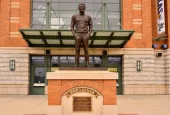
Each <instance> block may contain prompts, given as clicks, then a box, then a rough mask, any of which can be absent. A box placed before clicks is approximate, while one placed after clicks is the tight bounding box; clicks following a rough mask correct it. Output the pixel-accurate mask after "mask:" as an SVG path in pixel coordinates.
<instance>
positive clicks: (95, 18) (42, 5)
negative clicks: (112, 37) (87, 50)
mask: <svg viewBox="0 0 170 115" xmlns="http://www.w3.org/2000/svg"><path fill="white" fill-rule="evenodd" d="M103 1H104V0H51V2H50V4H49V5H47V3H46V0H33V8H32V9H33V14H32V28H46V25H49V27H51V28H52V29H70V27H69V26H70V23H71V17H72V16H73V15H74V14H78V4H79V3H81V2H84V3H85V4H86V11H85V13H86V14H87V15H90V16H91V17H92V22H93V28H94V29H102V26H103V25H104V23H106V26H107V27H106V29H116V30H119V29H120V27H121V21H120V20H121V14H120V13H121V7H120V4H121V0H106V3H107V5H106V6H103V3H102V2H103ZM47 6H48V8H47ZM105 11H107V13H106V14H105V15H106V16H107V17H104V18H102V16H104V14H103V13H104V12H105ZM49 13H50V14H51V15H49V17H47V14H49ZM104 20H105V21H104ZM46 23H47V24H46Z"/></svg>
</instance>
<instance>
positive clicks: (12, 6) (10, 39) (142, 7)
mask: <svg viewBox="0 0 170 115" xmlns="http://www.w3.org/2000/svg"><path fill="white" fill-rule="evenodd" d="M166 1H167V0H165V2H166ZM165 5H166V7H167V21H166V22H170V18H169V15H170V3H169V2H167V3H166V4H165ZM155 7H156V0H122V8H123V9H122V22H123V29H124V30H135V33H134V35H133V36H132V39H131V40H130V41H129V42H128V44H127V45H126V46H125V47H126V48H151V47H152V42H154V41H152V38H153V37H155V36H156V31H157V29H156V25H155V23H156V19H155V18H156V17H157V16H156V9H155ZM30 11H31V0H1V12H0V18H1V20H3V21H1V22H0V25H1V28H0V30H1V31H0V34H1V37H0V38H1V42H0V46H1V47H10V46H13V47H27V43H26V42H25V41H24V40H23V39H22V36H21V34H20V33H19V31H18V29H20V28H29V27H30V19H31V13H30ZM151 16H152V17H151ZM169 26H170V23H168V24H167V27H168V28H169ZM167 31H170V29H169V30H167ZM169 33H170V32H168V35H169ZM164 42H165V41H164ZM166 43H167V42H166ZM169 43H170V42H169V41H168V44H169ZM159 44H161V43H159Z"/></svg>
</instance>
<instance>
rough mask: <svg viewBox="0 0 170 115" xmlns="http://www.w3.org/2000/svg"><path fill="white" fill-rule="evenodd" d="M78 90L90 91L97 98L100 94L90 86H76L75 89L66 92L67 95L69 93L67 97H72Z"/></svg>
mask: <svg viewBox="0 0 170 115" xmlns="http://www.w3.org/2000/svg"><path fill="white" fill-rule="evenodd" d="M77 92H88V93H91V94H92V95H94V96H95V97H96V98H97V97H98V96H99V93H98V92H96V91H95V90H93V89H90V88H75V89H72V90H70V91H68V92H67V93H66V95H67V97H70V96H71V95H72V94H74V93H77Z"/></svg>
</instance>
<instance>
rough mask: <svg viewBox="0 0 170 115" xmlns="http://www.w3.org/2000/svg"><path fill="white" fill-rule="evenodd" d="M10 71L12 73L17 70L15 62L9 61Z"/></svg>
mask: <svg viewBox="0 0 170 115" xmlns="http://www.w3.org/2000/svg"><path fill="white" fill-rule="evenodd" d="M9 69H10V70H11V71H14V70H15V60H10V61H9Z"/></svg>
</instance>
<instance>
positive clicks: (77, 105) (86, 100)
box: [73, 97, 91, 111]
mask: <svg viewBox="0 0 170 115" xmlns="http://www.w3.org/2000/svg"><path fill="white" fill-rule="evenodd" d="M73 111H91V97H73Z"/></svg>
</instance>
